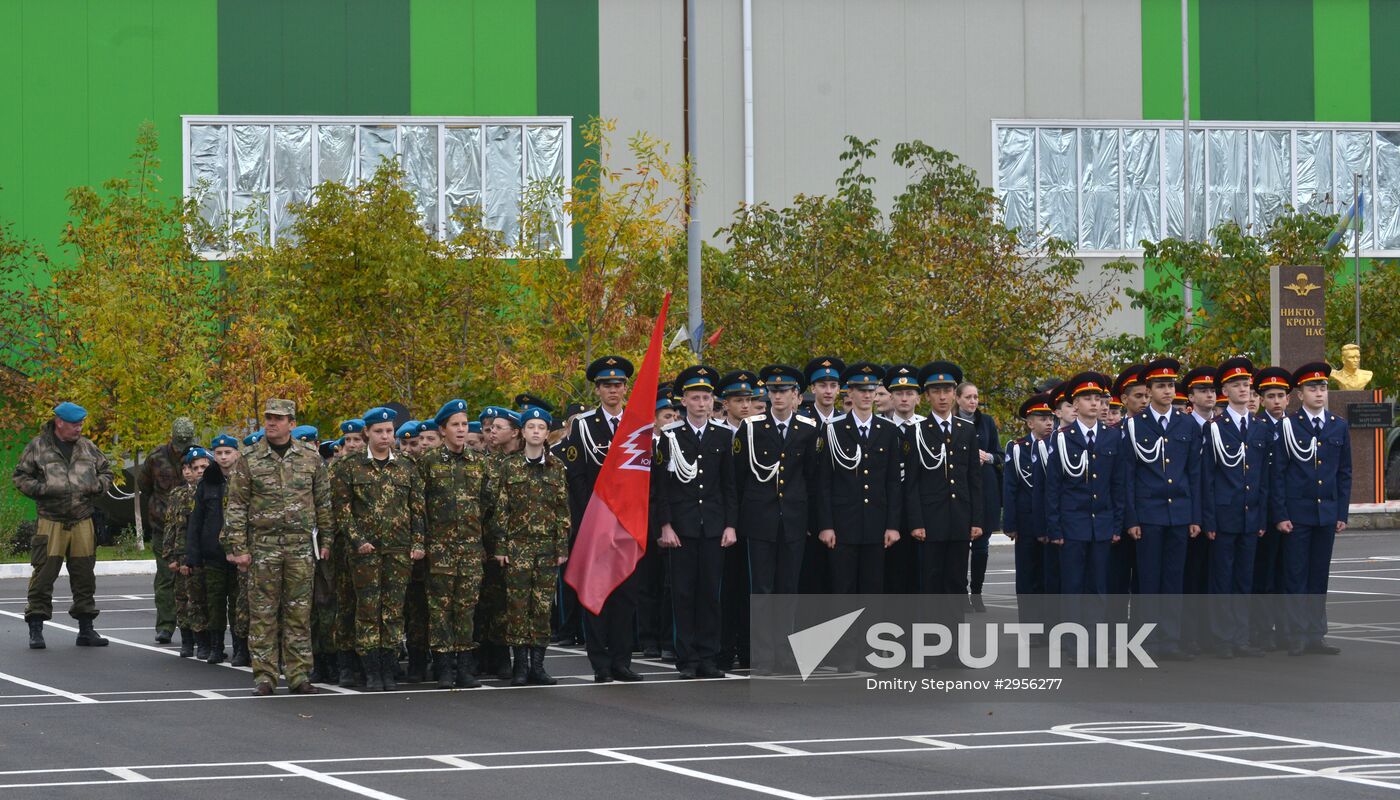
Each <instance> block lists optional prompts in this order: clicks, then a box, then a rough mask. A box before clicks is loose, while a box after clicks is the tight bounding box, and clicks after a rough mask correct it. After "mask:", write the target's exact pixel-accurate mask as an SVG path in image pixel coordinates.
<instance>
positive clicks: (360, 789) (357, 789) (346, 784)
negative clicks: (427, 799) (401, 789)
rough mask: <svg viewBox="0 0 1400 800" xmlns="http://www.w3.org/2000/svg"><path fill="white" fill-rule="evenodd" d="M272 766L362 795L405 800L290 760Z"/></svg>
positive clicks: (376, 799)
mask: <svg viewBox="0 0 1400 800" xmlns="http://www.w3.org/2000/svg"><path fill="white" fill-rule="evenodd" d="M270 766H274V767H276V768H278V769H284V770H286V771H288V772H290V773H292V774H293V775H300V776H302V777H303V778H310V779H311V780H313V781H316V782H317V783H324V784H326V785H327V786H334V787H336V788H337V789H344V790H345V791H347V792H354V793H355V794H358V795H360V796H362V797H373V798H375V800H404V799H403V798H402V797H399V796H398V795H396V794H389V793H388V792H381V791H379V790H377V789H371V788H369V787H367V786H361V785H359V784H358V783H351V782H350V781H347V780H342V779H340V778H335V777H332V776H330V775H322V774H321V773H319V772H317V771H315V770H312V769H307V768H306V767H303V766H301V765H299V764H293V763H291V762H289V761H274V762H272V763H271V765H270Z"/></svg>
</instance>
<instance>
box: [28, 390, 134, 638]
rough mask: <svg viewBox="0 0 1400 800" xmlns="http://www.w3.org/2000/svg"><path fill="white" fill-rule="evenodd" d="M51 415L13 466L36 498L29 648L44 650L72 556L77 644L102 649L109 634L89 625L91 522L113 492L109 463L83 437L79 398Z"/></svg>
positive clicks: (93, 587) (92, 610)
mask: <svg viewBox="0 0 1400 800" xmlns="http://www.w3.org/2000/svg"><path fill="white" fill-rule="evenodd" d="M53 411H54V415H53V419H52V420H50V421H49V422H47V423H46V424H45V425H44V428H43V430H42V431H40V433H39V435H38V436H36V437H34V438H33V439H32V440H30V442H29V444H27V445H25V447H24V452H23V453H21V454H20V457H19V462H18V463H17V464H16V465H15V471H14V476H13V480H14V484H15V488H16V489H18V490H19V491H20V494H23V495H24V496H25V497H28V498H30V499H31V500H33V501H34V507H35V510H36V511H37V512H38V515H39V521H38V527H37V528H36V530H35V533H34V540H33V550H34V553H33V557H32V558H31V563H33V565H34V572H33V573H32V574H31V575H30V577H29V599H28V602H27V604H26V605H25V608H24V619H25V622H27V623H28V624H29V646H30V648H32V649H35V650H42V649H43V648H44V646H45V644H44V623H45V622H46V621H48V620H49V619H51V618H52V617H53V585H54V581H56V580H57V579H58V572H59V569H61V568H62V567H63V560H64V559H67V560H68V585H69V587H70V589H71V590H72V594H73V602H72V605H71V606H69V608H68V614H69V616H71V617H73V618H74V619H76V620H77V621H78V639H77V644H78V645H79V646H81V647H102V646H103V645H106V644H107V640H106V639H105V638H104V637H103V636H102V635H101V634H99V633H98V632H97V631H96V630H94V629H93V627H92V621H93V619H95V618H96V617H97V614H98V611H97V603H96V601H95V600H94V599H93V598H94V595H95V594H96V592H97V579H96V578H95V577H94V576H93V565H94V564H96V562H97V541H96V536H95V533H94V530H93V525H92V513H93V502H94V501H95V500H96V499H97V498H98V496H100V495H101V494H102V493H103V492H109V491H111V490H112V480H113V478H112V468H111V467H110V466H109V465H108V463H107V457H106V456H104V455H102V451H101V450H98V449H97V445H95V444H93V443H92V441H91V440H89V439H86V438H84V437H83V421H84V420H86V419H87V411H85V410H83V408H82V406H79V405H77V404H75V403H68V402H64V403H59V404H58V405H57V406H55V407H54V410H53Z"/></svg>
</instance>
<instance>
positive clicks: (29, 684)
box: [0, 672, 97, 706]
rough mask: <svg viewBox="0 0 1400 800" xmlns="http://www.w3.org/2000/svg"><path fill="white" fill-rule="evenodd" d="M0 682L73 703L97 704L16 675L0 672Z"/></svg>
mask: <svg viewBox="0 0 1400 800" xmlns="http://www.w3.org/2000/svg"><path fill="white" fill-rule="evenodd" d="M0 681H9V682H10V683H17V684H19V685H20V686H24V687H26V688H29V689H38V690H39V691H41V692H45V693H47V694H50V695H53V696H55V697H66V698H68V699H69V700H72V701H73V702H74V703H96V702H97V701H96V700H94V699H92V698H91V697H88V696H87V695H81V694H77V693H75V692H68V691H64V690H63V689H59V688H58V687H55V686H46V685H44V684H42V683H35V682H34V681H31V680H26V679H24V678H21V677H19V676H17V675H10V674H8V673H5V672H0ZM13 705H21V706H22V705H46V704H45V703H14V704H13ZM64 705H67V703H65V704H64Z"/></svg>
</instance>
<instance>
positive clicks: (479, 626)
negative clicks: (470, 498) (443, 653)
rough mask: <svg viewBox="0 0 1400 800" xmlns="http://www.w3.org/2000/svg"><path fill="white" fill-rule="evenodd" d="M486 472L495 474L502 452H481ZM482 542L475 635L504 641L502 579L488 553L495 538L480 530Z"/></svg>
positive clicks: (492, 551)
mask: <svg viewBox="0 0 1400 800" xmlns="http://www.w3.org/2000/svg"><path fill="white" fill-rule="evenodd" d="M484 457H485V459H486V463H487V467H488V471H489V474H492V475H494V474H496V473H497V472H498V471H499V470H500V468H501V464H502V463H503V462H504V461H505V459H506V458H508V457H509V456H507V455H506V454H503V453H486V454H485V455H484ZM482 544H483V545H484V547H485V552H486V566H485V568H484V569H483V570H482V575H481V598H480V599H479V600H478V601H477V605H476V638H477V641H480V642H483V643H487V644H497V645H504V644H505V641H506V637H505V625H504V616H505V613H506V582H505V575H504V571H503V570H502V569H501V565H500V564H498V563H496V559H494V558H492V556H495V555H498V551H497V550H496V540H495V539H494V538H493V537H492V534H491V531H490V530H486V531H484V536H483V538H482Z"/></svg>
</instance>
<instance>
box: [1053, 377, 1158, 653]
mask: <svg viewBox="0 0 1400 800" xmlns="http://www.w3.org/2000/svg"><path fill="white" fill-rule="evenodd" d="M1108 384H1109V380H1108V377H1107V376H1105V375H1102V374H1100V373H1097V372H1083V373H1080V374H1079V375H1076V376H1075V377H1073V378H1071V379H1070V380H1069V383H1068V389H1067V391H1066V393H1065V394H1066V396H1067V397H1069V398H1070V399H1071V402H1072V404H1073V405H1074V411H1075V415H1076V419H1075V421H1074V422H1073V423H1071V424H1069V425H1066V426H1064V427H1062V428H1061V429H1060V430H1059V432H1057V433H1056V434H1055V436H1054V440H1055V447H1054V453H1053V454H1052V457H1051V462H1050V468H1049V470H1048V471H1047V473H1046V481H1045V525H1046V535H1047V536H1048V538H1049V539H1050V541H1051V542H1052V543H1054V544H1056V545H1058V546H1059V549H1060V591H1061V592H1062V593H1063V594H1064V595H1065V596H1066V598H1065V609H1064V610H1065V615H1066V619H1068V620H1070V621H1074V622H1078V623H1079V624H1081V625H1084V626H1086V627H1087V628H1089V629H1090V630H1091V631H1092V629H1093V625H1094V624H1095V623H1096V622H1098V621H1100V620H1101V618H1102V611H1101V607H1102V602H1101V600H1096V599H1095V598H1102V596H1103V595H1104V594H1105V593H1106V592H1107V591H1108V554H1109V546H1110V545H1111V544H1112V543H1113V542H1115V541H1117V540H1118V539H1119V538H1120V537H1121V532H1122V531H1123V529H1124V527H1125V526H1124V524H1123V522H1124V518H1125V517H1124V508H1125V506H1126V504H1127V487H1126V480H1127V462H1128V460H1129V458H1131V454H1130V453H1129V451H1128V448H1129V447H1131V445H1130V444H1129V443H1128V442H1127V441H1126V439H1125V438H1124V437H1123V435H1122V434H1121V432H1120V430H1119V429H1118V428H1109V427H1106V426H1105V425H1103V424H1102V423H1100V422H1099V413H1100V406H1101V405H1102V404H1103V392H1104V387H1106V386H1108ZM1145 588H1146V587H1144V590H1145ZM1091 638H1092V636H1091ZM1062 644H1063V646H1064V647H1065V649H1066V650H1067V651H1069V648H1070V647H1071V646H1072V645H1073V644H1074V641H1073V638H1072V637H1066V638H1065V639H1064V640H1063V643H1062ZM1091 651H1092V650H1091ZM1069 657H1070V660H1071V661H1074V660H1075V654H1074V653H1073V652H1069Z"/></svg>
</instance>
